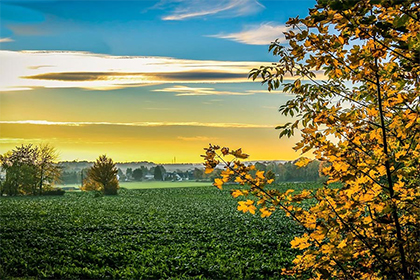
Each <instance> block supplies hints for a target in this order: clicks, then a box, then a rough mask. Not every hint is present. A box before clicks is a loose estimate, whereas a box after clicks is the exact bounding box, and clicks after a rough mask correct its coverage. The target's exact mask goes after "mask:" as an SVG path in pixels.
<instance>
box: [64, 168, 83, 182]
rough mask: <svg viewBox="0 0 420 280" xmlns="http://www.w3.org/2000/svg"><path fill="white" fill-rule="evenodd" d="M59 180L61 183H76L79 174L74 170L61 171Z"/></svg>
mask: <svg viewBox="0 0 420 280" xmlns="http://www.w3.org/2000/svg"><path fill="white" fill-rule="evenodd" d="M60 181H61V182H62V183H63V184H77V183H79V182H80V176H79V175H78V173H77V172H75V171H68V172H67V171H63V173H61V177H60Z"/></svg>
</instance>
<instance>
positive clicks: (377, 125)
mask: <svg viewBox="0 0 420 280" xmlns="http://www.w3.org/2000/svg"><path fill="white" fill-rule="evenodd" d="M419 14H420V5H419V3H418V1H412V0H408V1H390V0H371V1H368V0H363V1H339V0H333V1H325V0H319V1H318V3H317V5H316V7H315V8H314V9H311V10H310V15H309V16H308V17H306V18H305V19H299V18H293V19H290V20H289V21H288V26H289V27H290V29H289V31H288V32H286V33H285V36H286V39H287V40H288V43H289V48H286V47H284V46H282V45H281V44H280V43H279V42H278V41H276V42H274V43H273V44H272V45H271V46H270V50H271V51H272V52H273V54H275V55H278V56H279V57H280V59H279V62H278V63H275V64H273V65H272V66H265V67H264V66H262V67H261V68H260V69H254V70H252V71H251V73H250V77H252V78H253V79H256V78H257V77H261V78H262V80H263V83H266V84H267V85H268V90H273V89H277V88H279V87H280V86H281V83H283V82H284V81H285V80H286V79H290V78H289V77H292V79H294V80H293V82H287V83H285V84H284V85H283V91H285V92H289V93H292V94H293V95H294V98H293V99H292V100H290V101H288V102H287V103H286V104H284V105H282V106H281V107H280V112H281V113H282V114H284V115H286V116H291V117H296V118H297V120H296V121H295V122H293V123H288V124H285V125H282V126H279V127H278V129H281V132H280V137H284V136H289V137H290V136H291V135H293V134H294V132H295V131H296V130H300V131H301V135H302V138H301V141H299V142H298V143H297V144H296V146H295V150H298V151H302V153H305V152H308V151H310V150H312V152H313V154H314V155H315V157H316V158H317V159H318V160H320V161H322V162H323V163H326V164H325V165H324V167H323V168H322V172H323V173H324V174H325V175H326V176H327V177H328V181H327V182H326V184H325V187H324V188H322V189H319V190H317V191H302V193H300V194H297V195H292V191H293V190H290V191H287V192H279V191H277V190H266V189H265V188H264V186H265V185H267V184H269V183H270V179H268V178H267V177H266V176H265V174H264V172H263V171H257V172H255V176H252V175H251V174H250V171H251V170H252V169H253V167H252V166H245V165H243V164H242V163H240V162H239V160H238V159H241V158H243V156H242V155H243V154H242V152H241V153H238V150H236V151H230V150H229V149H227V148H223V149H221V150H220V148H219V147H217V146H210V147H209V148H207V149H206V155H205V159H206V167H207V171H211V170H212V168H214V167H215V166H216V165H217V163H218V161H219V160H221V159H222V158H223V156H227V155H231V156H233V157H234V158H235V159H233V163H231V162H228V161H226V162H225V163H226V165H227V169H226V170H225V171H223V172H222V178H219V179H216V180H215V183H214V184H215V186H217V187H219V188H221V187H222V185H223V184H224V183H225V182H227V181H228V180H230V178H231V177H234V178H235V179H236V181H237V182H238V183H240V184H249V185H250V186H251V188H250V190H237V191H235V192H233V193H232V195H233V196H235V197H238V196H244V197H246V199H247V200H246V201H241V202H239V203H240V204H239V206H238V209H239V210H241V211H243V212H256V211H257V208H259V211H260V212H261V215H262V216H270V215H271V213H272V212H273V211H274V209H276V208H281V209H283V210H284V211H285V212H286V213H287V214H288V215H289V216H291V217H292V218H293V219H294V220H296V221H298V222H299V223H300V224H301V226H302V228H304V229H305V233H304V234H303V235H301V236H300V237H296V238H295V239H294V240H293V241H292V242H291V245H292V248H298V249H300V250H302V252H301V254H300V255H298V256H297V257H296V258H295V260H294V264H295V267H294V268H293V269H292V270H290V271H285V273H286V274H287V273H293V274H294V275H297V276H299V275H300V274H301V273H302V272H305V271H312V275H311V276H312V277H313V278H325V279H326V278H332V277H333V278H334V277H335V278H340V279H341V278H351V279H359V278H363V279H367V278H369V279H376V278H389V279H400V278H403V279H413V278H416V277H420V270H419V269H420V264H419V259H420V231H419V227H418V225H419V224H420V209H419V207H420V186H419V185H420V168H419V166H420V137H419V132H420V92H419V82H420V79H419V74H420V35H419V29H420V21H419ZM333 30H334V31H333ZM332 31H333V32H332ZM350 83H352V86H351V87H350V88H348V85H349V84H350ZM219 150H220V151H219ZM310 162H311V160H309V159H307V158H302V159H301V160H299V161H298V162H297V163H296V164H297V165H298V166H306V165H307V164H309V163H310ZM333 182H341V183H342V184H341V187H331V185H330V184H331V183H333ZM248 196H250V197H248ZM305 199H313V200H316V201H317V203H316V204H315V205H314V206H312V207H310V208H304V207H301V206H300V205H299V202H301V201H303V200H305Z"/></svg>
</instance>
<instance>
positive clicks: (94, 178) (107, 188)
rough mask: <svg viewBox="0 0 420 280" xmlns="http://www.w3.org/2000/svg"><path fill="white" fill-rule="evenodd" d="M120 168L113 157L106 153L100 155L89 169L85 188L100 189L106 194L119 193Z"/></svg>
mask: <svg viewBox="0 0 420 280" xmlns="http://www.w3.org/2000/svg"><path fill="white" fill-rule="evenodd" d="M117 174H118V169H117V168H116V166H115V163H114V162H113V160H112V159H111V158H108V157H107V156H106V155H102V156H99V158H98V159H97V160H96V162H95V163H94V164H93V166H92V167H91V168H90V169H89V170H88V174H87V178H86V179H85V182H84V186H83V189H84V190H100V191H102V192H103V193H104V194H109V195H114V194H117V191H118V189H119V188H120V186H119V183H118V179H117Z"/></svg>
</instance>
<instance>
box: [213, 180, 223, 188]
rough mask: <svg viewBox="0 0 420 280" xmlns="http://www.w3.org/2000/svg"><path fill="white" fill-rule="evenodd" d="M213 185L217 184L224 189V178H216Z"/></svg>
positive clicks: (216, 185)
mask: <svg viewBox="0 0 420 280" xmlns="http://www.w3.org/2000/svg"><path fill="white" fill-rule="evenodd" d="M213 186H215V187H217V188H218V189H219V190H221V189H222V186H223V180H222V179H219V178H216V179H214V183H213Z"/></svg>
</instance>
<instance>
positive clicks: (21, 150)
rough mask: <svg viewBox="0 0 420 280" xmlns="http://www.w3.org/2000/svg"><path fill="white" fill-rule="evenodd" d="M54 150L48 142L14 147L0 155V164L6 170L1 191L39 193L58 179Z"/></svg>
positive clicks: (13, 193) (59, 169) (11, 193)
mask: <svg viewBox="0 0 420 280" xmlns="http://www.w3.org/2000/svg"><path fill="white" fill-rule="evenodd" d="M57 158H58V155H57V152H56V150H55V149H54V148H53V147H52V146H50V145H49V144H41V145H39V146H34V145H32V144H28V145H22V146H20V147H16V148H15V149H14V150H11V151H9V152H7V153H6V154H4V155H1V156H0V161H1V166H2V168H3V170H5V171H6V180H5V182H4V183H3V185H2V192H3V193H5V194H8V195H18V194H24V195H26V194H32V195H35V194H41V193H42V192H43V189H44V188H50V187H51V185H52V184H54V183H55V182H57V181H59V178H60V175H61V168H60V167H59V165H58V164H57V163H56V162H55V161H56V160H57Z"/></svg>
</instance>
